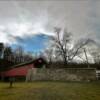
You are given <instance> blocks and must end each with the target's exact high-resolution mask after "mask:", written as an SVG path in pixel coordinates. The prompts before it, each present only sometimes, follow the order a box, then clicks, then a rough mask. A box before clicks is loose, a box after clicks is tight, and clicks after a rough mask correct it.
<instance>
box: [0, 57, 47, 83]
mask: <svg viewBox="0 0 100 100" xmlns="http://www.w3.org/2000/svg"><path fill="white" fill-rule="evenodd" d="M43 66H46V61H45V60H44V59H43V58H38V59H36V60H33V61H30V62H26V63H22V64H18V65H15V66H12V67H11V68H10V69H9V70H5V71H2V72H0V77H1V79H3V80H5V81H8V80H9V78H11V77H16V79H25V77H26V75H27V72H28V70H29V69H32V68H41V67H43Z"/></svg>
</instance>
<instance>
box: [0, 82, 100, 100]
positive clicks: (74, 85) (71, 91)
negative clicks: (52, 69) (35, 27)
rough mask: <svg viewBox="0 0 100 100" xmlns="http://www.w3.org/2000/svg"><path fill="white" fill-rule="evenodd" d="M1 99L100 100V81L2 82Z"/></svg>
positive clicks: (0, 84) (0, 87)
mask: <svg viewBox="0 0 100 100" xmlns="http://www.w3.org/2000/svg"><path fill="white" fill-rule="evenodd" d="M0 100H100V82H88V83H86V82H84V83H82V82H81V83H79V82H33V83H14V86H13V88H9V84H8V83H0Z"/></svg>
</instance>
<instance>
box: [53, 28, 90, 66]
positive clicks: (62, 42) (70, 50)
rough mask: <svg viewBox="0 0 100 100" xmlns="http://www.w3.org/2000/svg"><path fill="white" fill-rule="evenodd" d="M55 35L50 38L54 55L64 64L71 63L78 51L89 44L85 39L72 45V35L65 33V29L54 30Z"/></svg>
mask: <svg viewBox="0 0 100 100" xmlns="http://www.w3.org/2000/svg"><path fill="white" fill-rule="evenodd" d="M55 33H56V35H55V36H54V37H52V40H53V41H54V45H55V48H56V54H57V56H61V57H62V58H63V61H64V64H68V63H69V62H71V61H72V60H73V59H74V57H75V56H76V55H78V54H79V53H80V52H79V51H80V49H81V48H83V47H84V46H85V45H86V44H87V43H88V42H89V40H88V39H86V40H83V41H82V40H81V41H78V42H77V43H76V44H74V45H73V43H72V34H71V33H70V32H67V31H66V30H65V29H64V30H62V29H61V28H55Z"/></svg>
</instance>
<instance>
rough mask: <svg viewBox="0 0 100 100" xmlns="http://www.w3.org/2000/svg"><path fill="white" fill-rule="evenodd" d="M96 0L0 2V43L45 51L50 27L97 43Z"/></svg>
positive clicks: (99, 12)
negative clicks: (64, 29)
mask: <svg viewBox="0 0 100 100" xmlns="http://www.w3.org/2000/svg"><path fill="white" fill-rule="evenodd" d="M99 9H100V1H99V0H61V1H60V0H36V1H35V0H4V1H3V0H0V42H4V43H7V44H10V45H12V46H16V45H22V46H23V47H24V48H25V49H26V50H27V51H32V50H35V51H36V50H41V49H43V48H45V46H46V45H45V43H46V42H48V39H49V36H50V35H53V34H54V33H53V28H54V27H56V26H57V27H62V28H66V29H67V30H68V31H69V32H72V33H73V37H74V39H78V38H81V37H89V38H92V39H94V40H96V41H97V42H98V43H99V42H100V40H99V38H100V33H99V32H100V10H99Z"/></svg>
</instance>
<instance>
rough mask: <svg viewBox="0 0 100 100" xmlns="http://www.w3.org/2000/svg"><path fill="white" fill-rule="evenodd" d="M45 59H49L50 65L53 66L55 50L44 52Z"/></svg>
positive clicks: (50, 49) (49, 49)
mask: <svg viewBox="0 0 100 100" xmlns="http://www.w3.org/2000/svg"><path fill="white" fill-rule="evenodd" d="M44 57H45V58H46V59H47V61H48V63H49V64H51V63H52V61H53V48H48V49H46V50H45V51H44Z"/></svg>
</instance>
